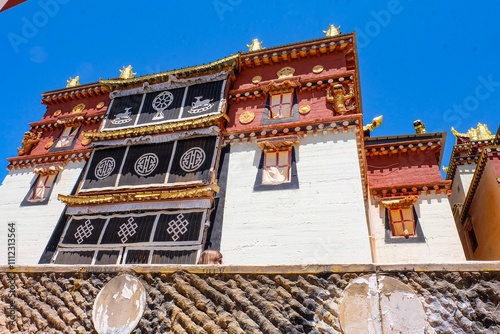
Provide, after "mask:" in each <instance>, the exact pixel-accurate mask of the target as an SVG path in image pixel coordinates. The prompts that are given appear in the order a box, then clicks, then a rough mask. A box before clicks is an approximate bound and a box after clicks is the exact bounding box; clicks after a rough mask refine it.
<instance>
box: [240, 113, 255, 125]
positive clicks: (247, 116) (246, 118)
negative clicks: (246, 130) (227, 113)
mask: <svg viewBox="0 0 500 334" xmlns="http://www.w3.org/2000/svg"><path fill="white" fill-rule="evenodd" d="M254 118H255V114H254V113H253V111H250V110H247V111H244V112H243V113H242V114H241V115H240V117H239V121H240V123H241V124H249V123H252V121H253V120H254Z"/></svg>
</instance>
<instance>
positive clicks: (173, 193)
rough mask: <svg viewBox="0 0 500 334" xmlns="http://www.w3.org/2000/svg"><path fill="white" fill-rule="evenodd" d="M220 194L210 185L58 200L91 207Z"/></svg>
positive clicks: (70, 196)
mask: <svg viewBox="0 0 500 334" xmlns="http://www.w3.org/2000/svg"><path fill="white" fill-rule="evenodd" d="M216 192H219V186H218V185H216V184H210V185H207V186H202V187H197V188H192V189H178V190H159V191H141V192H127V193H119V194H107V195H62V194H59V195H58V196H57V199H58V200H60V201H61V202H63V203H65V204H67V205H91V204H105V203H106V204H109V203H126V202H136V201H137V202H141V201H158V200H171V199H188V198H198V197H213V196H214V193H216Z"/></svg>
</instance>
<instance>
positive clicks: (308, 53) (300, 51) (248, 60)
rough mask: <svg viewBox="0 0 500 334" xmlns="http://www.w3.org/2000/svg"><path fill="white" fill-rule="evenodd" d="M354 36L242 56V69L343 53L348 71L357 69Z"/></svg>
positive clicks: (324, 39) (348, 35) (343, 36)
mask: <svg viewBox="0 0 500 334" xmlns="http://www.w3.org/2000/svg"><path fill="white" fill-rule="evenodd" d="M354 39H355V37H354V34H343V35H338V36H335V37H325V38H320V39H315V40H310V41H305V42H300V43H293V44H287V45H282V46H279V47H272V48H265V49H262V50H258V51H251V52H245V53H242V54H241V68H242V69H245V68H253V67H257V66H264V65H273V64H281V63H288V62H290V61H292V60H301V59H303V58H311V57H319V56H322V55H328V54H331V53H336V52H342V53H344V54H345V55H346V62H347V68H348V69H352V70H354V69H355V66H356V65H355V55H354V53H355V52H354Z"/></svg>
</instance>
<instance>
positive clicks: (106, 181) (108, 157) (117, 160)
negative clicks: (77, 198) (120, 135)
mask: <svg viewBox="0 0 500 334" xmlns="http://www.w3.org/2000/svg"><path fill="white" fill-rule="evenodd" d="M125 150H126V147H118V148H111V149H106V150H95V151H94V155H93V157H92V161H91V162H90V166H89V168H88V170H87V174H86V175H85V180H84V182H83V185H82V189H93V188H104V187H114V186H115V183H116V178H117V177H118V173H119V172H120V166H121V164H122V161H123V157H124V155H125Z"/></svg>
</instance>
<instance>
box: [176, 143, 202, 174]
mask: <svg viewBox="0 0 500 334" xmlns="http://www.w3.org/2000/svg"><path fill="white" fill-rule="evenodd" d="M205 157H206V155H205V151H203V149H201V148H200V147H193V148H190V149H189V150H187V151H186V153H184V154H183V155H182V157H181V161H180V165H181V168H182V169H183V170H184V171H185V172H188V173H189V172H194V171H195V170H197V169H198V168H200V167H201V165H203V163H204V162H205Z"/></svg>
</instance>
